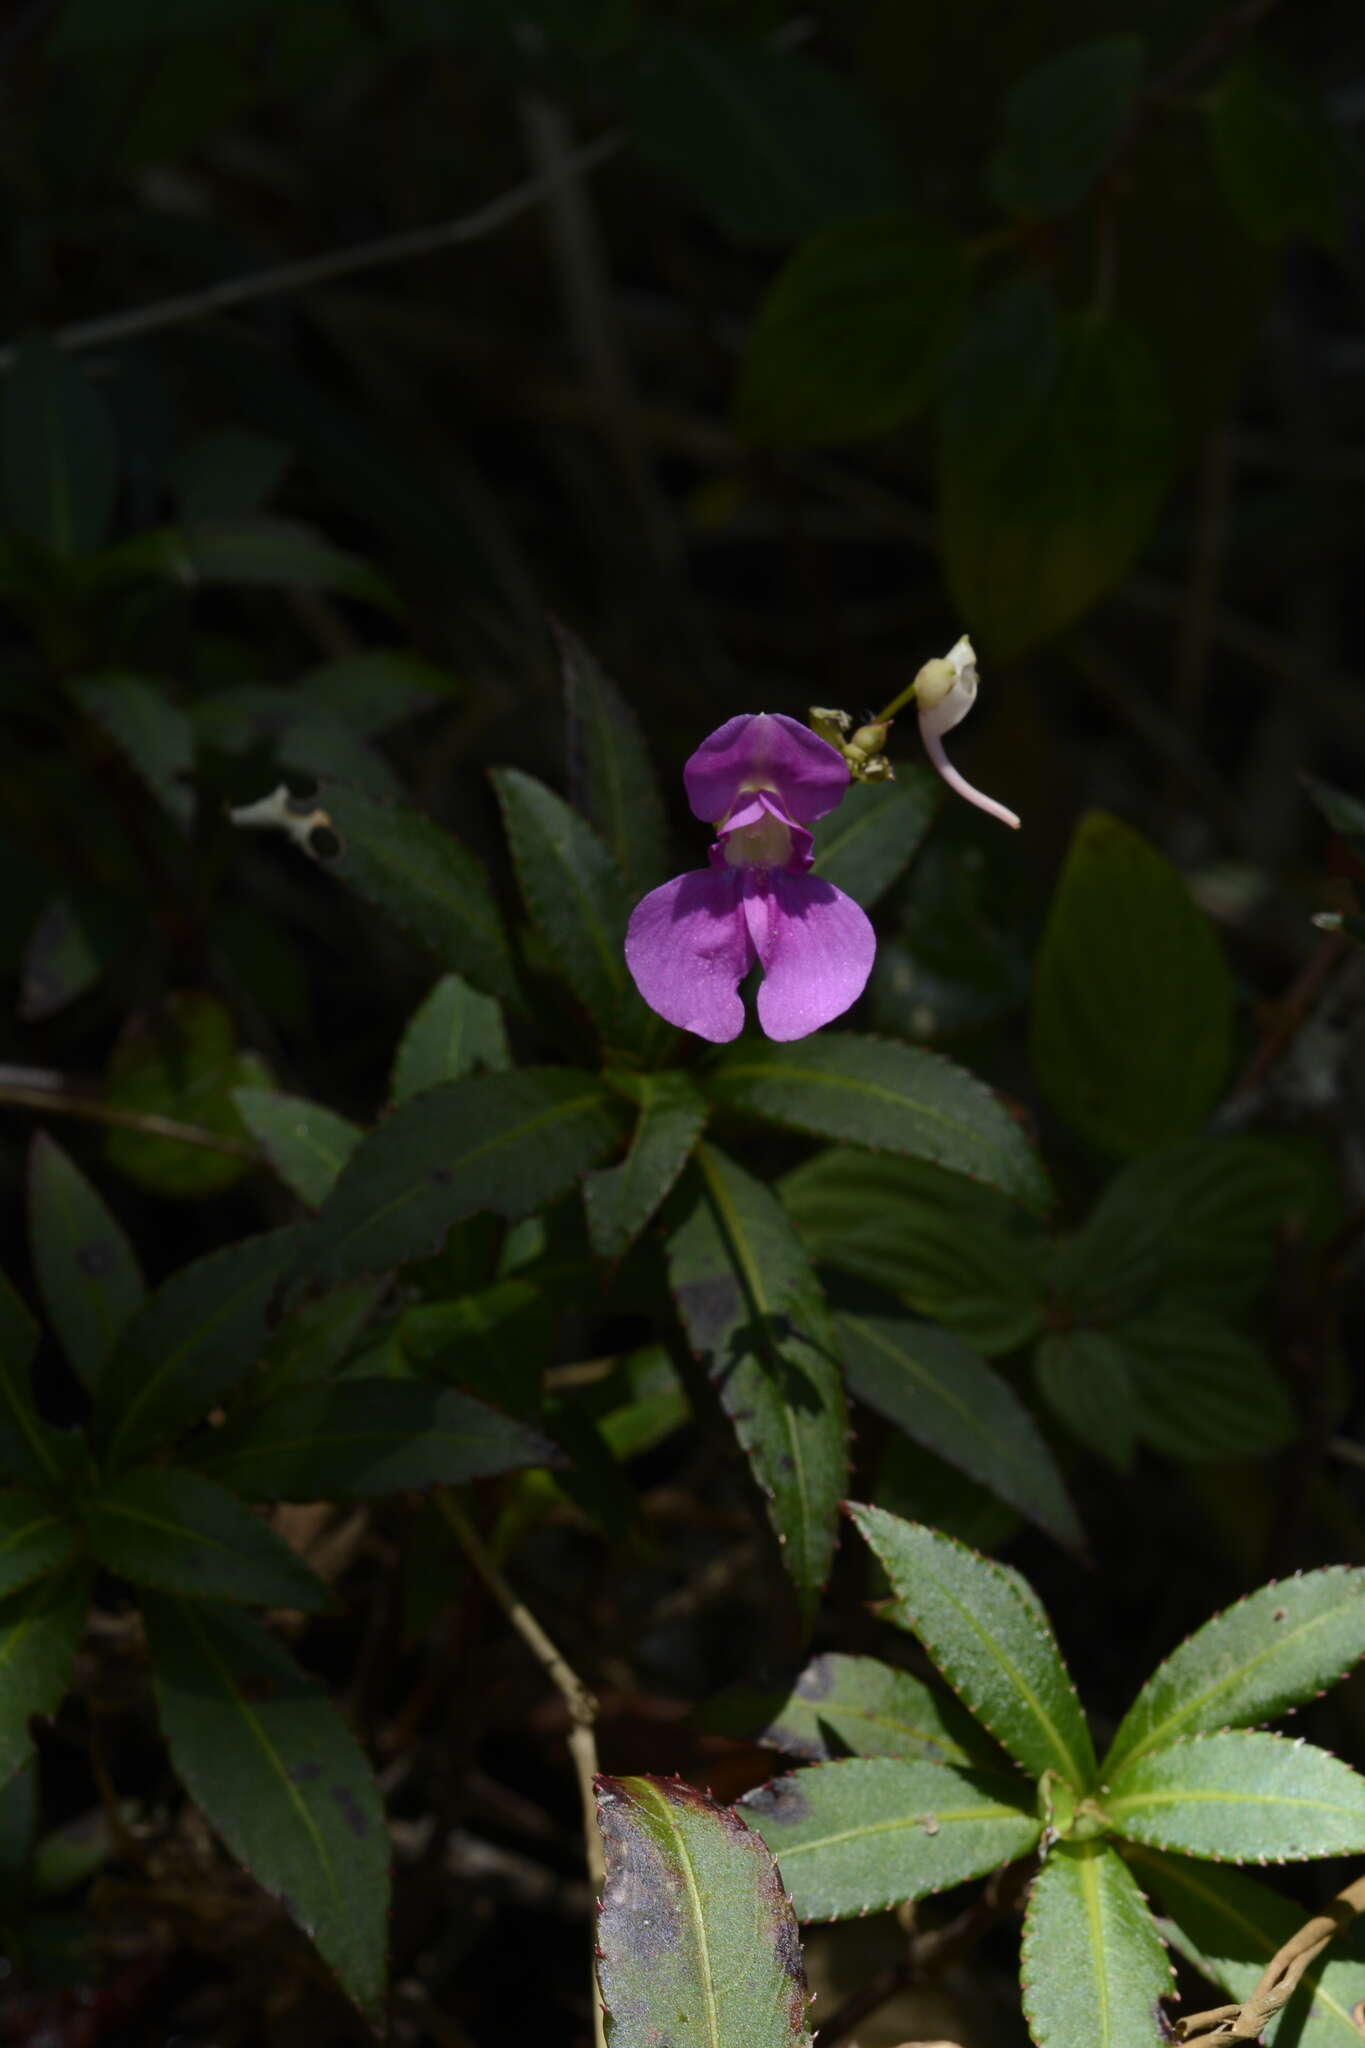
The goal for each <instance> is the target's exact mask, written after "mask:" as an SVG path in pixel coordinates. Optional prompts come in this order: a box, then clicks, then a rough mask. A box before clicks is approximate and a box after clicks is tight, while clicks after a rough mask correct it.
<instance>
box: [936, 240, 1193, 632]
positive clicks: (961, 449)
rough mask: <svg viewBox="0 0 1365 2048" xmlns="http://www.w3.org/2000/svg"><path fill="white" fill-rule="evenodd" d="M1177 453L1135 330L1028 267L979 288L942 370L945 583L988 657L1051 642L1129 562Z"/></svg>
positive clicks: (1156, 377)
mask: <svg viewBox="0 0 1365 2048" xmlns="http://www.w3.org/2000/svg"><path fill="white" fill-rule="evenodd" d="M1171 464H1172V435H1171V426H1170V418H1169V409H1168V405H1167V400H1166V395H1165V391H1164V388H1163V382H1162V378H1161V375H1160V372H1159V370H1158V368H1157V365H1156V363H1155V361H1154V360H1153V358H1152V355H1151V352H1150V350H1149V348H1148V346H1147V343H1146V342H1145V341H1144V339H1143V338H1142V336H1141V335H1140V334H1139V333H1138V332H1137V331H1136V330H1135V329H1132V328H1130V327H1127V326H1125V325H1123V324H1122V323H1121V322H1120V321H1118V320H1113V319H1103V320H1101V319H1096V318H1094V317H1093V316H1091V315H1081V314H1077V315H1073V316H1067V317H1066V318H1065V319H1063V318H1062V317H1061V316H1060V315H1059V314H1058V312H1057V310H1056V307H1055V305H1054V304H1053V302H1052V300H1051V298H1050V296H1049V294H1048V290H1047V287H1046V286H1045V285H1044V284H1043V283H1042V282H1041V280H1040V279H1038V278H1036V277H1033V276H1029V277H1027V278H1024V279H1021V280H1018V281H1017V282H1016V283H1014V284H1012V285H1008V286H1006V287H1004V288H1003V290H1001V291H1000V292H997V293H994V294H992V295H991V296H989V297H987V298H986V299H984V300H982V302H981V303H980V305H979V306H978V307H977V309H976V311H975V313H974V315H973V318H972V320H971V322H970V323H969V325H968V329H967V333H966V336H965V338H964V340H963V343H962V346H961V348H960V349H959V350H958V351H957V353H956V355H955V357H954V359H953V361H952V363H951V364H950V366H949V369H948V372H947V376H946V386H945V397H944V403H943V407H942V412H941V433H940V441H939V488H940V507H941V510H940V520H941V546H942V550H943V554H944V561H945V568H946V571H947V577H948V587H949V589H950V591H951V592H952V595H953V599H954V602H955V603H956V606H957V609H958V612H959V615H960V616H961V617H963V618H966V619H970V620H971V622H972V635H973V638H974V639H976V641H977V643H978V645H979V646H983V647H984V648H985V650H986V653H987V655H988V656H989V657H991V658H993V659H994V660H996V661H1007V660H1009V661H1012V660H1014V659H1015V657H1016V656H1018V655H1020V654H1022V653H1024V652H1025V651H1026V650H1027V649H1029V648H1031V647H1034V646H1036V645H1037V644H1038V643H1039V642H1040V641H1044V640H1048V639H1050V638H1051V637H1053V636H1054V635H1055V634H1057V633H1059V632H1061V630H1062V629H1063V627H1065V626H1069V625H1070V624H1071V623H1072V622H1073V621H1074V620H1075V619H1078V618H1079V617H1080V616H1081V615H1082V614H1083V613H1084V612H1086V611H1088V610H1089V608H1090V607H1091V605H1093V604H1094V603H1095V602H1096V600H1097V599H1099V598H1101V597H1103V596H1104V594H1105V592H1106V591H1108V590H1110V589H1112V588H1113V586H1114V585H1115V584H1116V583H1118V582H1119V581H1120V579H1121V578H1122V577H1123V576H1124V575H1126V573H1127V571H1128V569H1129V568H1130V567H1131V566H1132V564H1133V562H1134V560H1135V559H1136V557H1137V555H1138V554H1139V552H1140V551H1141V549H1142V547H1143V546H1144V544H1145V543H1146V541H1147V538H1148V536H1149V534H1150V533H1151V530H1152V527H1153V525H1154V524H1155V521H1156V516H1157V511H1158V509H1159V507H1160V504H1161V499H1162V497H1163V495H1164V492H1165V488H1166V484H1167V482H1168V480H1169V476H1170V471H1171Z"/></svg>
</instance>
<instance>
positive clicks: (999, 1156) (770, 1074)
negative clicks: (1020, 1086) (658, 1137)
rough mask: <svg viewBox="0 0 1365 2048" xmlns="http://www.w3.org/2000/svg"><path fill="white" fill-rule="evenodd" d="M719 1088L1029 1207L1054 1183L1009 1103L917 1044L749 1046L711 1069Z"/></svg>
mask: <svg viewBox="0 0 1365 2048" xmlns="http://www.w3.org/2000/svg"><path fill="white" fill-rule="evenodd" d="M706 1085H707V1087H708V1089H709V1090H710V1092H711V1094H712V1096H713V1097H714V1098H715V1100H716V1101H717V1102H719V1103H722V1104H723V1105H724V1106H725V1107H726V1108H727V1109H736V1110H744V1111H746V1112H747V1113H748V1114H749V1115H750V1116H757V1117H763V1118H765V1119H766V1120H767V1121H769V1122H771V1123H775V1124H785V1125H787V1126H788V1127H789V1128H790V1129H792V1130H798V1131H809V1132H811V1133H813V1134H814V1135H815V1136H816V1137H821V1138H844V1139H846V1140H847V1141H848V1142H849V1143H850V1144H855V1145H866V1146H868V1147H870V1149H871V1150H873V1151H876V1152H899V1153H905V1154H908V1155H909V1156H910V1157H911V1158H915V1159H928V1160H932V1161H933V1162H934V1164H935V1165H937V1166H946V1167H948V1168H949V1169H950V1170H951V1171H952V1172H953V1173H962V1174H966V1175H968V1176H969V1177H970V1178H971V1179H973V1180H984V1181H986V1182H988V1183H989V1184H990V1185H991V1186H992V1187H996V1188H999V1189H1000V1190H1001V1191H1002V1192H1003V1193H1005V1194H1007V1195H1011V1196H1013V1197H1014V1199H1015V1200H1016V1201H1019V1202H1022V1203H1023V1204H1024V1205H1025V1206H1026V1207H1028V1208H1034V1209H1046V1208H1047V1207H1048V1206H1049V1203H1050V1201H1051V1193H1050V1190H1049V1188H1048V1184H1047V1176H1046V1175H1045V1174H1044V1172H1043V1169H1042V1166H1041V1165H1040V1163H1039V1161H1038V1158H1037V1155H1036V1154H1035V1153H1034V1151H1033V1149H1032V1147H1031V1146H1030V1145H1029V1142H1028V1140H1027V1139H1026V1138H1025V1136H1024V1134H1023V1132H1022V1131H1021V1130H1020V1128H1019V1126H1018V1124H1017V1123H1015V1121H1014V1119H1013V1118H1012V1117H1011V1116H1010V1114H1009V1112H1008V1110H1006V1109H1005V1107H1004V1105H1003V1104H1002V1103H1001V1102H999V1101H997V1099H996V1097H995V1096H994V1095H992V1094H991V1092H990V1090H989V1088H985V1087H983V1086H982V1084H981V1082H980V1081H978V1080H976V1079H975V1078H974V1076H973V1075H971V1074H969V1073H967V1072H966V1071H965V1069H964V1068H962V1067H958V1066H954V1065H953V1063H952V1061H951V1060H945V1059H944V1058H943V1057H942V1056H941V1055H940V1054H938V1053H933V1052H926V1051H924V1050H923V1048H922V1047H920V1046H913V1045H898V1044H896V1043H894V1042H893V1041H892V1040H889V1039H880V1038H859V1037H856V1036H855V1035H854V1034H853V1033H852V1032H848V1031H826V1032H823V1033H822V1034H821V1035H820V1036H819V1037H818V1038H807V1039H802V1040H801V1042H800V1043H799V1044H796V1045H763V1046H757V1045H754V1046H745V1047H743V1048H742V1049H740V1050H738V1051H735V1052H732V1053H729V1054H727V1055H725V1056H724V1057H723V1058H722V1059H720V1060H719V1061H718V1062H717V1063H716V1065H715V1066H714V1067H713V1068H712V1069H711V1071H710V1073H709V1074H708V1076H707V1081H706Z"/></svg>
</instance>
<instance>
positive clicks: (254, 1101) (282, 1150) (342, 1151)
mask: <svg viewBox="0 0 1365 2048" xmlns="http://www.w3.org/2000/svg"><path fill="white" fill-rule="evenodd" d="M232 1100H233V1104H234V1107H235V1108H236V1111H237V1114H238V1116H240V1118H241V1119H242V1122H243V1123H244V1124H245V1125H246V1127H247V1129H248V1130H249V1131H250V1133H251V1135H252V1137H253V1138H254V1139H255V1140H256V1142H257V1144H258V1145H259V1146H260V1147H261V1150H262V1151H263V1152H264V1153H265V1156H266V1158H267V1159H268V1160H269V1161H270V1164H271V1165H272V1166H273V1167H274V1169H275V1171H276V1173H277V1174H278V1175H279V1177H280V1179H281V1180H282V1181H283V1182H284V1184H285V1186H286V1187H287V1188H288V1189H289V1190H290V1191H291V1193H293V1194H296V1195H297V1196H298V1198H299V1200H300V1201H301V1202H303V1203H305V1204H306V1205H307V1206H308V1208H310V1209H318V1208H321V1206H322V1204H323V1203H324V1202H325V1201H326V1199H327V1197H328V1195H330V1194H331V1192H332V1189H333V1187H334V1186H335V1185H336V1178H337V1175H338V1174H339V1173H340V1172H341V1169H342V1167H343V1166H344V1165H345V1164H346V1161H347V1160H348V1159H349V1158H350V1156H351V1154H352V1153H353V1152H354V1150H355V1148H356V1146H357V1145H358V1144H359V1143H360V1140H361V1137H362V1135H363V1133H362V1132H361V1130H360V1128H359V1126H358V1125H357V1124H353V1123H352V1122H351V1121H350V1120H349V1118H347V1117H344V1116H338V1115H337V1113H336V1111H335V1110H334V1109H327V1108H325V1107H324V1106H323V1104H322V1103H320V1102H307V1101H305V1100H304V1098H303V1097H302V1096H301V1095H281V1094H280V1093H279V1091H278V1090H277V1089H274V1088H234V1089H233V1091H232Z"/></svg>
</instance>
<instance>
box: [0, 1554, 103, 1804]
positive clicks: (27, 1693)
mask: <svg viewBox="0 0 1365 2048" xmlns="http://www.w3.org/2000/svg"><path fill="white" fill-rule="evenodd" d="M92 1577H93V1575H92V1573H91V1572H90V1570H89V1569H88V1567H86V1566H85V1565H73V1566H71V1567H70V1568H69V1569H68V1570H66V1571H64V1572H58V1573H56V1574H54V1575H52V1576H50V1577H48V1578H43V1579H38V1580H37V1581H35V1583H34V1584H32V1585H29V1586H25V1587H23V1589H22V1590H21V1591H20V1592H17V1593H11V1594H10V1596H9V1598H8V1599H7V1600H4V1601H0V1785H3V1784H4V1783H5V1781H6V1779H7V1778H9V1777H10V1776H11V1774H12V1773H13V1772H15V1771H17V1770H18V1768H19V1766H20V1765H21V1764H22V1763H23V1761H24V1759H25V1758H26V1757H27V1755H28V1753H29V1734H28V1724H29V1720H30V1717H31V1716H32V1715H34V1714H55V1713H56V1711H57V1709H58V1707H59V1706H60V1705H61V1703H62V1696H63V1694H64V1693H65V1691H66V1688H67V1685H68V1683H69V1681H70V1677H71V1666H72V1664H73V1663H74V1661H75V1657H76V1650H77V1647H78V1646H79V1644H80V1640H81V1636H82V1635H83V1634H84V1632H85V1618H86V1615H87V1614H88V1613H89V1611H90V1593H91V1584H92Z"/></svg>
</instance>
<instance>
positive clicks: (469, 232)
mask: <svg viewBox="0 0 1365 2048" xmlns="http://www.w3.org/2000/svg"><path fill="white" fill-rule="evenodd" d="M621 141H622V138H621V136H620V135H619V134H617V133H615V132H612V133H609V134H606V135H600V136H599V137H598V138H597V140H596V141H595V142H591V143H588V144H587V145H586V147H585V148H583V149H579V150H575V151H574V152H573V153H572V154H571V155H569V156H566V157H565V158H564V160H563V162H562V163H561V164H559V165H558V166H557V167H556V171H555V175H554V176H552V177H536V178H526V179H524V180H523V181H522V183H521V184H519V185H513V186H512V187H511V188H510V189H509V190H508V191H506V192H503V193H501V194H500V195H499V197H498V198H496V199H491V200H490V201H489V202H488V204H487V205H486V206H479V207H476V208H475V209H474V211H473V212H472V213H463V214H460V215H458V216H457V218H456V219H454V220H445V221H437V222H436V223H435V225H434V226H431V227H425V228H408V229H406V230H405V231H404V232H402V233H401V234H396V235H381V236H379V237H378V238H377V239H376V240H374V241H370V242H356V243H353V244H352V246H351V247H350V248H349V249H334V250H333V251H331V253H330V254H328V255H325V256H306V257H304V258H302V259H301V260H300V261H299V262H297V263H277V264H274V265H272V266H271V267H270V268H269V269H268V270H253V271H251V272H250V273H249V274H248V275H247V276H245V277H229V278H224V279H223V280H222V282H221V283H219V284H213V285H209V286H208V287H207V288H206V289H205V290H204V291H198V292H179V293H177V294H176V295H175V296H174V297H173V298H168V299H154V300H153V301H152V302H151V304H150V305H146V306H133V307H131V308H130V309H129V310H128V311H127V312H124V313H105V314H101V315H100V316H99V317H98V318H97V319H94V320H78V321H76V322H75V323H74V325H72V326H70V327H62V328H59V329H58V330H57V333H56V334H55V335H54V337H53V339H54V340H55V341H56V343H57V345H58V347H59V348H65V349H72V350H77V349H85V348H99V347H101V346H103V345H104V344H106V343H109V342H114V341H128V340H129V339H131V338H132V337H133V336H134V335H140V334H155V333H157V332H159V331H160V330H161V329H162V328H165V327H183V326H185V325H186V324H187V323H188V322H190V321H193V320H206V319H208V318H209V316H210V315H211V314H214V313H226V312H230V311H232V310H234V309H235V308H236V307H238V306H250V305H256V304H258V303H259V302H260V301H261V300H263V299H279V298H284V297H287V296H288V295H289V294H291V293H293V292H300V291H307V290H309V289H310V288H311V287H312V286H313V285H320V284H335V283H336V282H337V280H338V279H339V278H343V277H357V276H359V275H360V273H361V272H362V271H366V270H380V269H385V268H387V267H388V266H389V265H390V264H393V263H405V262H407V261H408V260H409V259H410V258H413V257H417V256H433V255H436V254H437V253H438V252H439V251H440V250H442V249H453V248H455V247H456V246H457V245H458V244H460V243H462V242H476V241H479V240H481V239H482V238H483V236H485V235H491V234H493V233H495V232H496V230H497V229H498V228H501V227H505V226H506V225H507V223H508V221H511V220H515V219H516V218H517V216H518V215H519V214H522V213H527V212H529V211H530V209H531V208H532V207H534V206H538V205H539V204H540V202H541V200H542V199H548V198H549V197H551V195H552V194H553V193H554V192H555V191H556V190H557V189H558V185H559V182H560V180H561V179H562V178H565V177H568V178H578V177H580V176H581V175H582V173H583V172H584V171H590V170H593V169H595V167H596V166H597V165H598V164H600V163H605V161H606V159H607V158H608V157H609V156H614V155H615V153H616V151H617V150H618V149H619V148H620V147H621ZM15 353H16V344H14V343H11V344H10V345H9V346H8V347H6V348H0V370H7V369H8V368H9V367H10V365H11V363H12V362H13V361H14V357H15Z"/></svg>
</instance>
